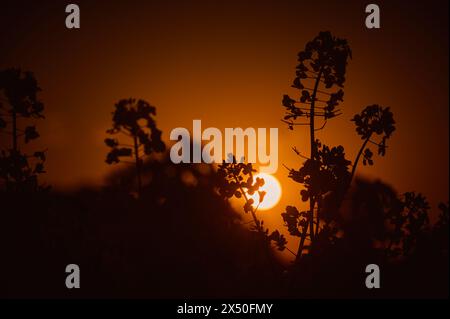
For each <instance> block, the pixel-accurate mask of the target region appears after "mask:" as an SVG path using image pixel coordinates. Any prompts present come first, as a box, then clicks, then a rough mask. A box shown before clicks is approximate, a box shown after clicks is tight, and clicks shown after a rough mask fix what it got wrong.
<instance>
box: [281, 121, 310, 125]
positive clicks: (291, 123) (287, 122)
mask: <svg viewBox="0 0 450 319" xmlns="http://www.w3.org/2000/svg"><path fill="white" fill-rule="evenodd" d="M281 122H283V123H286V124H289V125H309V123H296V122H289V121H286V120H281Z"/></svg>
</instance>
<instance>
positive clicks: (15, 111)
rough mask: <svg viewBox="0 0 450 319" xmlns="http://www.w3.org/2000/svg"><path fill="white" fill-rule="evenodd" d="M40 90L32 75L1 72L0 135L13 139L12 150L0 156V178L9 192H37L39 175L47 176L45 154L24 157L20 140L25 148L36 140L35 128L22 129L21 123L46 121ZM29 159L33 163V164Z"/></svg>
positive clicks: (30, 126)
mask: <svg viewBox="0 0 450 319" xmlns="http://www.w3.org/2000/svg"><path fill="white" fill-rule="evenodd" d="M40 90H41V89H40V88H39V86H38V84H37V81H36V79H35V77H34V75H33V74H32V73H31V72H22V71H21V70H20V69H7V70H3V71H0V132H1V133H5V134H7V135H10V136H11V148H9V149H4V150H1V152H0V177H1V178H3V179H4V180H5V182H6V186H7V189H9V190H19V189H20V190H25V189H28V190H36V189H38V183H37V174H41V173H44V172H45V171H44V161H45V159H46V156H45V152H44V151H38V152H34V153H33V154H32V155H27V154H24V153H22V152H21V151H20V149H19V138H21V137H23V141H24V143H25V144H27V143H28V142H30V141H32V140H34V139H37V138H38V137H39V133H38V132H37V131H36V126H35V125H28V126H25V127H24V128H23V129H22V128H20V126H19V120H21V121H22V122H27V121H29V120H32V119H42V118H44V115H43V111H44V105H43V103H42V102H41V101H40V100H39V99H38V97H37V94H38V92H39V91H40ZM29 159H34V162H33V163H30V161H29Z"/></svg>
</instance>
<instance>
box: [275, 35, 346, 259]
mask: <svg viewBox="0 0 450 319" xmlns="http://www.w3.org/2000/svg"><path fill="white" fill-rule="evenodd" d="M348 58H351V50H350V47H349V46H348V43H347V41H346V40H344V39H339V38H336V37H334V36H333V35H332V34H331V33H330V32H320V33H319V35H318V36H316V37H315V38H314V39H313V40H312V41H310V42H308V43H307V44H306V46H305V50H303V51H301V52H300V53H299V54H298V62H299V64H298V65H297V68H296V69H297V70H296V78H295V79H294V82H293V85H292V87H294V88H296V89H298V90H299V91H300V92H301V94H300V97H299V99H292V98H291V97H289V96H288V95H284V97H283V101H282V104H283V106H284V107H285V108H286V111H287V112H286V115H285V117H284V119H283V122H285V123H287V124H288V127H289V129H293V128H294V126H297V125H306V126H309V129H310V147H311V150H310V157H309V160H310V161H309V162H308V163H307V165H306V168H305V170H310V169H316V170H317V168H318V167H320V164H318V163H316V161H320V159H319V158H318V156H320V155H319V154H318V148H319V144H318V142H317V141H316V138H315V132H316V131H317V130H321V129H323V128H324V127H325V125H326V123H327V121H328V119H331V118H333V117H336V116H338V115H340V114H341V112H340V110H339V109H338V108H337V107H338V106H339V103H340V102H342V101H343V97H344V91H343V90H342V88H343V85H344V82H345V72H346V66H347V60H348ZM334 87H336V88H334ZM317 117H319V118H322V119H323V123H322V125H321V126H320V127H319V128H316V124H315V119H316V118H317ZM298 118H306V119H309V121H308V122H297V119H298ZM291 173H292V171H291ZM290 175H291V176H293V174H290ZM308 175H309V176H311V175H310V174H308ZM308 180H309V178H308V179H307V181H308ZM309 184H310V185H309V190H306V192H308V195H307V196H306V194H307V193H305V192H304V193H303V194H302V197H303V198H306V197H307V198H309V202H310V205H309V206H310V207H309V211H308V212H307V216H306V221H307V223H308V225H309V226H306V228H303V230H302V231H301V234H300V237H301V240H300V245H299V249H298V252H297V258H300V257H301V255H302V251H303V248H304V242H305V239H306V237H307V236H308V228H309V236H310V239H311V240H313V239H314V211H315V208H316V204H317V202H318V200H319V198H318V197H317V196H319V194H318V193H317V192H316V191H314V190H313V189H312V187H313V182H312V183H309ZM317 186H318V185H317ZM316 223H317V224H319V217H318V215H317V218H316Z"/></svg>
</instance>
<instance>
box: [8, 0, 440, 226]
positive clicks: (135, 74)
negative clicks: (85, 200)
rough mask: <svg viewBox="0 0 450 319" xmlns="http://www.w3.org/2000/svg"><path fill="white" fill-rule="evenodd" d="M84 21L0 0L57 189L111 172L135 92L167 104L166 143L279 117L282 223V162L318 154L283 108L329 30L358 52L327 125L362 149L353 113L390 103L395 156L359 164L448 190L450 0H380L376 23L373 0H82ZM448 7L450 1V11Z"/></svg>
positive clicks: (377, 173) (378, 174)
mask: <svg viewBox="0 0 450 319" xmlns="http://www.w3.org/2000/svg"><path fill="white" fill-rule="evenodd" d="M73 2H74V3H77V4H78V5H79V6H80V9H81V29H79V30H68V29H66V28H65V25H64V21H65V17H66V13H65V12H64V9H65V6H66V5H67V4H68V3H70V2H67V1H1V4H0V47H1V50H0V69H3V68H8V67H20V68H22V69H23V70H30V71H33V72H34V74H35V76H36V78H37V80H38V82H39V84H40V87H41V88H42V89H43V91H42V94H41V99H42V101H43V102H44V103H45V107H46V110H45V115H46V119H45V120H42V121H38V122H37V123H36V124H37V127H38V130H39V131H40V133H41V136H42V138H41V139H40V140H39V141H38V142H35V143H34V144H33V149H34V148H38V147H39V146H40V145H41V146H42V147H45V148H48V161H47V171H48V174H46V175H45V177H44V179H45V181H46V182H48V183H49V184H52V185H53V186H54V187H55V188H65V187H73V186H76V185H78V184H80V183H95V184H101V182H102V180H103V177H104V176H105V174H107V172H108V170H110V169H114V167H110V166H108V165H106V164H105V162H104V160H105V156H106V153H107V151H108V149H107V147H106V146H104V143H103V140H104V138H105V137H106V134H105V130H106V129H108V128H109V126H110V125H111V112H112V110H113V106H114V103H115V102H116V101H117V100H119V99H121V98H128V97H136V98H143V99H145V100H147V101H149V102H150V103H151V104H152V105H154V106H156V108H157V116H156V119H157V123H158V126H159V127H160V129H162V131H163V139H164V140H165V141H166V142H168V140H169V134H170V131H171V130H172V129H173V128H175V127H180V126H181V127H186V128H188V129H191V127H192V120H193V119H201V120H202V125H203V127H208V126H214V127H217V128H219V129H223V128H225V127H243V128H246V127H255V128H257V127H267V128H269V127H278V128H279V164H280V166H279V169H278V171H277V173H276V174H275V176H276V177H277V178H278V179H279V180H280V182H281V184H282V188H283V196H282V199H281V201H280V203H279V204H278V205H277V206H276V207H275V208H274V209H273V210H272V212H273V213H272V214H271V213H270V212H271V211H265V212H264V213H263V214H264V215H267V217H265V218H267V219H269V220H270V219H276V220H278V222H279V223H281V217H280V215H279V213H281V212H282V211H283V208H284V207H285V206H286V205H287V204H296V205H300V198H299V196H298V194H299V191H300V189H301V188H300V185H299V184H296V183H294V182H293V181H291V180H290V179H288V178H287V171H286V169H285V168H284V167H283V166H282V165H281V164H285V165H287V166H288V167H294V168H298V167H300V165H301V161H300V159H299V158H298V157H297V156H296V155H295V154H294V152H292V150H291V147H293V146H296V147H297V148H298V149H299V150H300V151H301V152H303V153H306V154H308V153H309V148H308V141H309V133H308V131H307V128H297V129H296V130H294V131H289V130H288V129H287V127H286V125H284V124H283V123H282V122H281V121H280V119H281V118H282V117H283V115H284V108H283V107H282V105H281V99H282V96H283V94H290V95H291V96H295V94H297V91H295V90H294V89H292V88H290V86H291V83H292V80H293V79H294V75H295V66H296V63H297V61H296V59H297V53H298V52H299V51H300V50H302V49H303V48H304V45H305V43H306V42H307V41H309V40H310V39H312V38H313V37H314V36H315V35H316V34H318V32H319V31H326V30H329V31H331V32H332V33H333V34H334V35H335V36H338V37H341V38H345V39H347V40H348V41H349V44H350V46H351V48H352V51H353V60H351V61H350V62H349V65H348V69H347V70H348V72H347V81H346V83H345V97H344V103H343V104H342V110H343V115H341V116H340V117H338V118H337V119H333V120H331V121H329V123H328V125H327V128H326V130H324V131H321V132H320V133H319V134H318V137H319V138H320V139H321V140H323V141H324V142H325V143H326V144H328V145H338V144H342V145H343V146H345V150H346V154H347V157H348V158H349V159H351V160H353V159H354V157H355V155H356V152H357V150H358V149H359V147H360V145H361V140H360V138H359V137H358V136H357V135H356V132H355V129H354V125H353V123H352V122H350V119H351V118H352V117H353V115H354V114H355V113H357V112H359V111H360V110H361V109H362V108H363V107H365V106H367V105H369V104H374V103H377V104H380V105H383V106H390V107H391V109H392V111H393V113H394V117H395V120H396V122H397V130H396V131H395V133H394V134H393V136H392V138H391V139H390V141H389V144H388V145H389V148H388V150H387V154H386V156H385V157H384V158H380V157H375V166H373V167H362V166H361V167H360V168H359V170H358V172H359V173H360V174H361V175H363V176H366V177H369V178H380V179H381V180H383V181H385V182H387V183H389V184H390V185H392V186H393V187H394V188H395V189H397V190H398V191H399V192H404V191H412V190H414V191H420V192H422V193H423V194H425V195H426V196H428V197H429V199H430V201H431V203H432V205H436V204H437V203H438V201H447V200H448V180H449V179H448V177H449V171H448V162H449V151H448V143H449V140H448V133H449V132H448V131H449V126H448V116H449V114H448V105H449V103H448V102H449V101H448V84H449V83H448V42H447V38H448V16H447V14H448V8H447V7H448V2H447V1H428V2H424V1H420V2H419V1H375V3H377V4H379V6H380V9H381V29H379V30H368V29H366V28H365V25H364V19H365V16H366V13H365V12H364V8H365V5H366V4H367V3H369V2H367V3H366V2H364V1H300V0H297V1H286V0H282V1H236V0H227V1H95V3H93V2H94V1H79V0H77V1H73ZM444 8H445V9H444Z"/></svg>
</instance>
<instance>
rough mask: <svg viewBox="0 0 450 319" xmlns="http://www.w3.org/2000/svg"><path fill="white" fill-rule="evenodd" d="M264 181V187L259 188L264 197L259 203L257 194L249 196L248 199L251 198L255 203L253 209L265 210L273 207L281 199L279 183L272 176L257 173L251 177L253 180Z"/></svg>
mask: <svg viewBox="0 0 450 319" xmlns="http://www.w3.org/2000/svg"><path fill="white" fill-rule="evenodd" d="M257 177H259V178H262V179H264V185H263V186H261V187H260V188H259V191H265V192H266V195H265V196H264V199H263V201H262V202H261V203H259V194H258V192H256V193H255V194H253V195H249V197H250V198H253V200H254V201H255V203H254V204H253V207H255V208H256V207H257V206H258V204H259V207H258V210H266V209H270V208H272V207H274V206H275V205H276V204H277V203H278V201H279V200H280V198H281V185H280V182H279V181H278V180H277V179H276V178H275V177H274V176H273V175H269V174H266V173H259V174H256V175H254V176H253V178H254V180H256V178H257Z"/></svg>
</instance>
